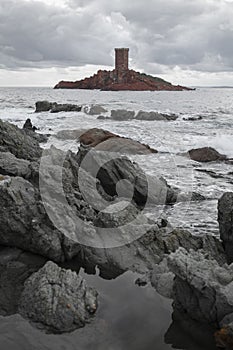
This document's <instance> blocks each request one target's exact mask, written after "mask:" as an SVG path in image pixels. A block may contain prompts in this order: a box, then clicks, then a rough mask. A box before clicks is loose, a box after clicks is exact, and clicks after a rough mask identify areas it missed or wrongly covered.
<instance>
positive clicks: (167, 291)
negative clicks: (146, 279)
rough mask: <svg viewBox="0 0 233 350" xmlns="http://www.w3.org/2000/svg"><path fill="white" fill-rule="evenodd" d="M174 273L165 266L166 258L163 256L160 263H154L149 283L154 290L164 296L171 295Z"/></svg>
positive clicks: (170, 296)
mask: <svg viewBox="0 0 233 350" xmlns="http://www.w3.org/2000/svg"><path fill="white" fill-rule="evenodd" d="M174 277H175V275H174V274H173V273H172V272H171V271H170V270H169V268H168V266H167V258H164V259H163V260H162V261H161V263H160V264H158V265H155V267H154V268H153V270H152V271H151V273H150V280H151V285H152V287H154V288H155V289H156V291H157V292H158V293H159V294H160V295H162V296H164V297H166V298H170V299H171V298H172V297H173V286H174Z"/></svg>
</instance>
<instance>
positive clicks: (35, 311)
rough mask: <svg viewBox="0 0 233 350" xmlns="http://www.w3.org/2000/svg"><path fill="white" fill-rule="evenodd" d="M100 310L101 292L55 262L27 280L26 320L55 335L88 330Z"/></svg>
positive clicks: (23, 299)
mask: <svg viewBox="0 0 233 350" xmlns="http://www.w3.org/2000/svg"><path fill="white" fill-rule="evenodd" d="M96 310H97V292H96V291H95V290H94V289H93V288H90V287H87V285H86V282H85V280H84V279H83V278H82V277H80V276H78V275H77V274H76V272H72V271H71V270H65V269H61V268H60V267H58V266H57V265H56V264H54V263H53V262H51V261H49V262H47V263H46V264H45V265H44V267H42V268H41V269H40V270H39V271H38V272H36V273H34V274H33V275H32V276H31V277H29V278H28V279H27V281H26V282H25V285H24V290H23V292H22V295H21V298H20V303H19V312H20V314H21V315H22V316H23V317H25V318H27V319H29V320H30V321H32V322H33V323H36V324H39V326H40V327H42V328H44V329H45V330H47V331H50V332H54V333H64V332H72V331H74V330H75V329H77V328H80V327H83V326H85V324H86V323H87V322H89V321H90V320H91V317H92V316H93V314H94V313H95V312H96Z"/></svg>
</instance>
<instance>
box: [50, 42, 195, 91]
mask: <svg viewBox="0 0 233 350" xmlns="http://www.w3.org/2000/svg"><path fill="white" fill-rule="evenodd" d="M115 52H116V58H115V69H114V70H112V71H106V70H99V71H98V72H97V74H94V75H93V76H92V77H90V78H85V79H82V80H78V81H74V82H72V81H60V82H59V83H58V84H57V85H56V86H55V87H54V88H55V89H90V90H92V89H98V90H104V91H119V90H133V91H148V90H149V91H160V90H170V91H182V90H192V89H190V88H187V87H184V86H180V85H176V86H175V85H172V84H171V83H169V82H167V81H165V80H163V79H161V78H156V77H153V76H151V75H147V74H143V73H139V72H135V71H134V70H130V69H129V68H128V53H129V49H127V48H121V49H115Z"/></svg>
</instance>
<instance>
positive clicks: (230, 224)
mask: <svg viewBox="0 0 233 350" xmlns="http://www.w3.org/2000/svg"><path fill="white" fill-rule="evenodd" d="M218 222H219V230H220V237H221V239H222V241H223V246H224V249H225V252H226V256H227V261H228V262H229V263H232V262H233V193H232V192H227V193H224V194H223V195H222V197H221V198H220V199H219V201H218Z"/></svg>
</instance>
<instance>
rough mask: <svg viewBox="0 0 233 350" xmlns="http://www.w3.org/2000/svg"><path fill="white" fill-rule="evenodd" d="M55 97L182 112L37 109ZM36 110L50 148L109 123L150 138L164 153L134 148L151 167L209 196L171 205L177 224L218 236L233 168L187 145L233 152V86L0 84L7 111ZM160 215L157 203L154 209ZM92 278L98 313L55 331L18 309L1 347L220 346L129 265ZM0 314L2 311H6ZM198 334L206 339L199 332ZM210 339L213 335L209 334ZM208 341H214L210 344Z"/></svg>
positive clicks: (24, 114)
mask: <svg viewBox="0 0 233 350" xmlns="http://www.w3.org/2000/svg"><path fill="white" fill-rule="evenodd" d="M41 100H48V101H51V102H57V103H71V104H78V105H82V106H83V107H85V106H86V107H87V108H88V107H90V106H91V105H101V106H103V107H104V108H105V109H106V110H107V111H108V112H107V114H106V115H110V113H111V110H116V109H126V110H132V111H135V112H137V111H140V110H142V111H157V112H161V113H167V114H176V115H178V118H177V120H175V121H138V120H129V121H113V120H110V119H103V120H102V119H97V117H96V116H91V115H88V114H86V113H85V112H84V108H83V109H82V111H81V112H78V113H77V112H60V113H49V112H43V113H35V103H36V101H41ZM27 118H30V119H31V121H32V123H33V125H35V126H36V127H37V128H38V129H39V131H40V132H41V133H44V134H50V135H51V136H50V138H49V140H48V142H47V143H46V144H43V145H42V147H43V148H49V147H50V146H51V145H54V146H55V147H57V148H60V149H63V150H65V151H68V150H69V149H70V150H72V151H74V152H77V151H78V148H79V143H78V141H77V140H69V139H67V140H60V139H58V138H57V137H56V134H57V133H58V132H59V131H61V130H67V129H69V130H73V129H89V128H93V127H97V128H103V129H106V130H109V131H111V132H114V133H117V134H119V135H121V136H125V137H130V138H132V139H134V140H137V141H140V142H142V143H145V144H148V145H149V146H151V147H153V148H155V149H157V150H158V151H159V153H156V154H151V155H137V156H135V155H133V156H129V158H130V159H131V160H133V161H134V162H136V163H137V164H138V165H139V166H140V167H141V168H142V169H143V171H145V172H146V173H147V174H149V175H152V176H153V175H154V176H158V175H159V176H162V177H164V178H165V179H166V181H167V182H168V184H170V185H171V186H176V187H178V188H179V189H180V190H181V191H184V192H187V191H189V192H190V191H195V192H197V193H199V194H201V195H203V196H205V198H206V200H204V201H197V202H189V203H188V204H187V203H176V204H175V205H174V206H170V207H169V206H164V208H163V211H164V215H166V217H167V218H168V220H169V222H170V224H171V225H172V226H174V227H181V228H184V229H188V230H189V231H191V232H192V233H193V234H194V235H206V234H210V235H215V236H217V237H218V236H219V229H218V222H217V203H218V199H219V198H220V197H221V195H222V194H223V193H224V192H227V191H233V176H232V175H233V168H232V165H231V164H227V163H225V162H211V163H198V162H195V161H193V160H191V159H190V158H189V157H188V156H187V151H189V150H191V149H193V148H198V147H204V146H210V147H213V148H215V149H216V150H217V151H219V152H220V153H222V154H224V155H226V156H228V157H229V158H233V127H232V125H233V89H232V88H196V89H195V90H193V91H174V92H172V91H169V92H167V91H160V92H151V91H148V92H139V91H138V92H134V91H118V92H103V91H98V90H54V89H52V88H48V87H38V88H36V87H22V88H19V87H15V88H12V87H9V88H7V87H0V119H2V120H4V121H8V122H11V123H13V124H15V125H18V126H19V127H22V126H23V124H24V122H25V121H26V119H27ZM147 215H148V216H151V217H152V218H153V215H154V213H153V208H150V209H148V213H147ZM82 273H83V275H85V278H86V279H87V281H88V282H89V284H91V285H92V286H94V287H96V288H97V290H98V291H99V293H100V295H101V297H100V299H101V300H100V307H99V310H98V312H97V316H96V319H95V321H94V322H93V323H92V324H91V325H88V326H86V327H84V328H83V329H81V330H77V331H75V332H73V333H71V334H65V335H64V334H63V335H51V334H45V333H43V332H41V331H39V330H38V329H35V328H34V327H33V326H32V325H30V324H29V323H28V322H27V321H25V320H23V319H22V318H21V317H20V316H19V315H11V316H7V317H1V318H0V349H1V350H5V349H10V350H16V349H17V350H21V349H22V350H27V349H28V350H29V349H30V350H31V349H35V350H42V349H48V350H50V349H54V350H55V349H56V350H58V349H59V350H87V349H88V350H89V349H95V350H100V349H101V350H105V349H106V350H126V349H127V350H131V349H132V350H153V349H156V350H166V349H173V348H176V349H192V350H201V349H214V347H213V344H212V343H211V341H212V340H210V339H209V340H208V342H207V344H206V343H205V340H204V338H206V337H204V336H203V339H199V338H200V337H199V338H197V337H195V336H193V335H192V334H185V332H187V330H186V331H184V329H182V327H181V326H180V328H179V325H177V322H176V321H175V320H174V317H173V316H172V302H171V301H170V300H168V299H166V298H163V297H161V296H159V295H158V294H157V293H156V292H155V290H154V289H153V288H151V287H150V286H147V287H143V288H142V287H138V286H135V283H134V282H135V280H136V279H137V276H136V275H135V274H133V273H129V272H128V273H125V274H124V275H122V276H119V277H118V278H116V279H114V280H104V279H102V278H100V277H99V276H98V273H97V275H95V276H89V275H86V274H85V273H84V272H82ZM0 314H1V312H0ZM198 339H199V340H198ZM207 339H208V337H207ZM208 344H209V345H208Z"/></svg>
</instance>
